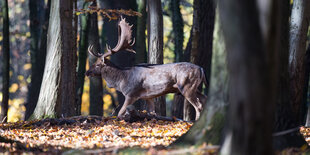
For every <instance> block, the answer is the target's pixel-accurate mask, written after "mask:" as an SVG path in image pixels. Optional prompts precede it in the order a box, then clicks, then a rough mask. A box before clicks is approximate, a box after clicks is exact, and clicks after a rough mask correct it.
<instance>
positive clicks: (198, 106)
mask: <svg viewBox="0 0 310 155" xmlns="http://www.w3.org/2000/svg"><path fill="white" fill-rule="evenodd" d="M193 87H195V86H193V85H192V86H189V85H188V86H187V88H186V87H185V88H184V90H186V91H184V92H183V93H182V95H183V96H184V97H185V98H186V100H187V101H188V102H189V103H191V105H192V106H193V107H194V108H195V111H196V117H195V120H198V118H199V117H200V112H201V111H202V101H201V100H204V98H201V99H200V98H199V97H200V96H199V95H197V93H196V90H197V89H193ZM192 90H195V91H192Z"/></svg>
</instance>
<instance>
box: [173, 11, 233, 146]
mask: <svg viewBox="0 0 310 155" xmlns="http://www.w3.org/2000/svg"><path fill="white" fill-rule="evenodd" d="M218 18H219V17H218V13H217V16H216V24H215V29H214V40H213V54H212V65H211V66H212V72H211V83H210V94H209V98H208V102H207V103H208V104H207V105H205V106H204V111H203V112H202V114H201V116H200V119H199V120H198V121H197V122H196V123H195V124H194V125H193V126H192V127H191V129H190V130H189V131H188V132H187V133H186V134H184V135H183V136H182V137H180V138H179V139H178V140H177V141H176V142H175V143H174V144H173V145H179V146H182V145H201V144H203V143H204V142H205V143H209V144H213V145H220V143H221V142H222V140H223V138H224V137H223V128H224V123H225V117H226V111H227V108H228V71H227V60H226V49H225V45H224V38H223V34H222V30H221V28H220V24H219V19H218Z"/></svg>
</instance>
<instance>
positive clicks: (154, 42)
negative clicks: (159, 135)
mask: <svg viewBox="0 0 310 155" xmlns="http://www.w3.org/2000/svg"><path fill="white" fill-rule="evenodd" d="M163 43H164V42H163V14H162V8H161V1H160V0H149V1H148V63H150V64H162V63H163ZM153 100H154V104H155V113H156V114H157V115H161V116H166V101H165V96H161V97H157V98H155V99H153Z"/></svg>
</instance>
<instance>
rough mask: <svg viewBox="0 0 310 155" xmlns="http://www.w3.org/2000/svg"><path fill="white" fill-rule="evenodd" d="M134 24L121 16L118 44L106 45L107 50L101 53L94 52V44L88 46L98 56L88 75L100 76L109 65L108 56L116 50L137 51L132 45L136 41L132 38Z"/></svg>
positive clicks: (91, 52) (93, 54)
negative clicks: (113, 45) (102, 70)
mask: <svg viewBox="0 0 310 155" xmlns="http://www.w3.org/2000/svg"><path fill="white" fill-rule="evenodd" d="M131 28H132V25H129V24H128V23H127V22H126V20H125V18H122V17H121V20H120V22H119V23H118V41H117V45H116V46H115V47H114V48H113V49H111V47H110V46H109V45H106V47H107V52H106V53H104V54H101V53H98V52H96V53H94V52H93V47H94V46H93V45H91V46H89V47H88V53H89V54H90V55H92V56H94V57H97V61H96V62H95V63H94V64H93V65H92V66H91V67H90V68H89V70H88V71H87V72H86V75H87V76H100V75H101V69H102V68H103V67H104V66H106V65H107V63H106V61H105V60H106V58H107V57H108V56H111V55H113V54H114V53H116V52H119V51H121V50H126V51H129V52H133V53H136V52H135V51H134V50H133V49H132V46H133V45H134V43H135V39H132V37H131V34H132V30H131Z"/></svg>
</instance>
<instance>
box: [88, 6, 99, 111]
mask: <svg viewBox="0 0 310 155" xmlns="http://www.w3.org/2000/svg"><path fill="white" fill-rule="evenodd" d="M91 6H93V7H96V6H97V3H96V1H93V3H92V5H91ZM88 16H89V18H88V20H89V21H88V23H89V33H88V35H89V36H88V39H89V45H93V46H94V49H96V51H98V52H100V43H99V32H98V19H97V13H93V14H89V15H88ZM88 60H89V66H91V65H93V64H94V63H95V62H96V60H97V57H94V56H92V55H88ZM102 96H103V87H102V78H101V77H91V78H90V89H89V99H90V104H89V114H90V115H98V116H102V115H103V98H102Z"/></svg>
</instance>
